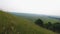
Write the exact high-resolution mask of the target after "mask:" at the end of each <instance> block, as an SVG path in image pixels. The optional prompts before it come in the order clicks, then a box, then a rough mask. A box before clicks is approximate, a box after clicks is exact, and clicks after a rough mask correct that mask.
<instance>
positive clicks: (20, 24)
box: [0, 10, 56, 34]
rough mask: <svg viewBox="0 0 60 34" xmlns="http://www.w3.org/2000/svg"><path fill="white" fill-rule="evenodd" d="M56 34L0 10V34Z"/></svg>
mask: <svg viewBox="0 0 60 34" xmlns="http://www.w3.org/2000/svg"><path fill="white" fill-rule="evenodd" d="M2 33H3V34H56V33H55V32H52V31H50V30H47V29H44V28H42V27H39V26H37V25H35V24H34V23H33V22H32V21H29V20H28V19H24V18H22V17H17V16H15V15H12V14H9V13H6V12H3V11H1V10H0V34H2Z"/></svg>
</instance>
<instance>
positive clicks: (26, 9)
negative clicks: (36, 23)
mask: <svg viewBox="0 0 60 34" xmlns="http://www.w3.org/2000/svg"><path fill="white" fill-rule="evenodd" d="M0 10H5V11H7V12H17V13H33V14H44V15H55V16H60V0H0Z"/></svg>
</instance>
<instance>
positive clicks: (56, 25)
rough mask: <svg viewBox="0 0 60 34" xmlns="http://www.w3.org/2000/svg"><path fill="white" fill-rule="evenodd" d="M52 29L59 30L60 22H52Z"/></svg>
mask: <svg viewBox="0 0 60 34" xmlns="http://www.w3.org/2000/svg"><path fill="white" fill-rule="evenodd" d="M53 31H55V32H60V23H54V24H53Z"/></svg>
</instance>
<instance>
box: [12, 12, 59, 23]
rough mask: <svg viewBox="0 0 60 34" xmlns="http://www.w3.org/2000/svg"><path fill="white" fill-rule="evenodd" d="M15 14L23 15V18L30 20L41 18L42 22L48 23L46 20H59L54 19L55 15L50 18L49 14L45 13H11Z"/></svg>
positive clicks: (54, 21) (57, 20) (53, 21)
mask: <svg viewBox="0 0 60 34" xmlns="http://www.w3.org/2000/svg"><path fill="white" fill-rule="evenodd" d="M12 14H14V15H16V16H19V17H23V18H26V19H28V20H30V21H32V22H35V21H36V20H37V19H41V20H42V21H43V22H44V23H48V22H51V23H56V22H60V20H59V19H55V18H56V17H53V18H50V17H51V16H47V15H41V14H40V15H39V14H28V13H14V12H13V13H12Z"/></svg>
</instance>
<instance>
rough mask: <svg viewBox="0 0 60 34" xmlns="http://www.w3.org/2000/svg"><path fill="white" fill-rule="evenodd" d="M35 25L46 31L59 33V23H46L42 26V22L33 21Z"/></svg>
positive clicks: (38, 20) (39, 20)
mask: <svg viewBox="0 0 60 34" xmlns="http://www.w3.org/2000/svg"><path fill="white" fill-rule="evenodd" d="M35 24H36V25H38V26H41V27H43V28H46V29H48V30H52V31H54V32H58V33H60V23H59V22H56V23H52V22H48V23H45V24H44V22H43V21H42V20H41V19H37V20H36V21H35Z"/></svg>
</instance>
